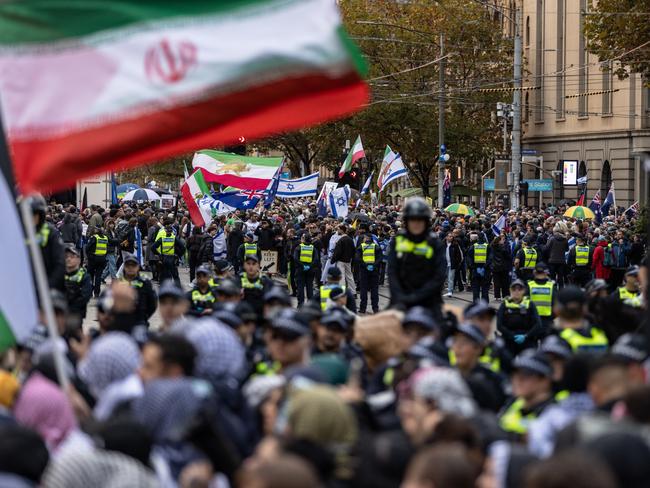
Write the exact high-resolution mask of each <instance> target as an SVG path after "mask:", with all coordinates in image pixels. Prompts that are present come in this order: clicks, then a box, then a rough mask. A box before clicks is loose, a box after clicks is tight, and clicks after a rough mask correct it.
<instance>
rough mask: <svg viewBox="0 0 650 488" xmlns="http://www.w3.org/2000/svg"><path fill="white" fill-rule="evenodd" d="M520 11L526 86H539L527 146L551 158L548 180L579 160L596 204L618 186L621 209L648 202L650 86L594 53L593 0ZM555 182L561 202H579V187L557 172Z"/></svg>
mask: <svg viewBox="0 0 650 488" xmlns="http://www.w3.org/2000/svg"><path fill="white" fill-rule="evenodd" d="M508 3H509V4H510V8H511V9H512V8H513V7H514V6H515V5H514V2H508ZM518 6H519V8H521V9H522V13H523V15H522V16H521V18H522V25H521V34H522V41H523V56H524V65H523V73H524V79H523V86H524V87H535V88H536V89H532V90H531V89H529V90H526V91H524V92H523V93H522V147H523V148H525V149H530V150H536V151H537V152H538V154H540V155H541V156H542V157H543V167H544V171H543V176H542V177H549V175H550V174H551V172H553V171H557V170H561V169H562V165H563V160H577V161H579V164H578V176H579V177H580V176H587V179H588V182H587V199H588V200H590V199H591V198H592V197H593V195H594V194H595V192H596V191H597V190H600V191H601V196H602V197H603V198H604V197H605V193H606V192H607V191H608V189H609V187H610V186H611V185H612V184H613V185H614V187H615V191H616V200H617V204H618V205H620V206H628V205H630V204H632V203H633V202H634V201H636V200H639V201H640V202H641V203H642V204H643V203H644V202H646V201H647V199H648V196H649V188H648V178H647V175H646V174H645V172H644V171H643V164H644V162H646V161H650V88H648V86H647V85H646V86H644V83H643V80H642V79H641V77H640V76H639V75H638V74H632V75H630V77H629V78H628V79H626V80H619V79H618V78H617V77H616V76H614V75H613V74H612V72H611V70H608V69H607V68H608V67H611V66H612V63H615V61H608V62H599V61H598V59H597V57H596V56H594V55H592V54H589V53H588V52H587V43H586V39H585V37H584V35H583V25H584V19H585V17H586V15H589V8H590V6H591V0H520V1H519V5H518ZM511 11H512V10H511ZM620 54H622V53H613V54H612V57H613V58H614V57H616V56H617V55H620ZM522 171H523V177H524V178H535V177H538V175H539V170H535V168H533V167H530V166H524V167H523V168H522ZM555 179H556V183H555V190H554V192H553V195H552V197H553V198H554V199H555V201H558V200H560V199H562V198H569V199H575V198H577V196H578V192H579V190H578V188H577V187H575V186H573V187H563V186H562V177H561V175H558V174H557V173H556V175H555ZM544 200H545V201H546V202H549V201H550V200H551V194H550V193H545V194H544Z"/></svg>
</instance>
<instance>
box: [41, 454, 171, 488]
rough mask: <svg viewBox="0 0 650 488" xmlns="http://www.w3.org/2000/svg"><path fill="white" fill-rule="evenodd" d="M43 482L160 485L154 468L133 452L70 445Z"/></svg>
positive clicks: (107, 487) (80, 487) (113, 487)
mask: <svg viewBox="0 0 650 488" xmlns="http://www.w3.org/2000/svg"><path fill="white" fill-rule="evenodd" d="M43 486H46V487H56V488H58V487H61V488H63V487H65V488H87V487H90V486H92V487H93V488H157V487H158V486H159V484H158V481H157V480H156V477H155V476H154V474H153V473H152V472H150V471H149V470H147V469H146V468H145V467H144V466H143V465H142V464H141V463H139V462H138V461H136V460H135V459H133V458H132V457H130V456H125V455H124V454H120V453H118V452H114V451H102V450H100V449H90V450H88V449H86V450H74V449H71V450H69V451H66V452H65V453H64V454H62V455H61V456H60V457H59V458H57V459H56V460H55V461H54V462H53V463H51V464H50V466H49V467H48V469H47V470H46V471H45V476H44V477H43Z"/></svg>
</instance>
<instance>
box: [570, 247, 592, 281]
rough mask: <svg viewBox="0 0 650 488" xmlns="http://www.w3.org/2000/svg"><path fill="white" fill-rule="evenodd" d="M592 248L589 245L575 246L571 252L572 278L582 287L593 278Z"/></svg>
mask: <svg viewBox="0 0 650 488" xmlns="http://www.w3.org/2000/svg"><path fill="white" fill-rule="evenodd" d="M591 254H592V251H591V248H590V247H589V246H577V245H576V246H574V247H573V248H572V249H571V251H570V252H569V264H570V265H571V271H572V272H571V279H572V281H573V283H574V284H575V285H577V286H579V287H581V288H584V287H585V285H586V284H587V283H588V282H589V280H591Z"/></svg>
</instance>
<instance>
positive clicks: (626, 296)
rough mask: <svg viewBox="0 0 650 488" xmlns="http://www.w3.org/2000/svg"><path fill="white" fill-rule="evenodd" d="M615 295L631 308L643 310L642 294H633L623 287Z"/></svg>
mask: <svg viewBox="0 0 650 488" xmlns="http://www.w3.org/2000/svg"><path fill="white" fill-rule="evenodd" d="M614 294H615V296H616V297H618V299H619V300H620V301H621V302H623V303H624V304H625V305H628V306H630V307H633V308H641V306H642V305H643V304H642V302H641V293H640V292H638V291H637V292H632V291H629V290H628V289H627V288H625V287H624V286H621V287H619V288H618V289H617V290H616V291H615V292H614Z"/></svg>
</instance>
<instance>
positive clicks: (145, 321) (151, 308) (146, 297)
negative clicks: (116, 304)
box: [121, 255, 158, 326]
mask: <svg viewBox="0 0 650 488" xmlns="http://www.w3.org/2000/svg"><path fill="white" fill-rule="evenodd" d="M134 261H135V262H137V258H135V257H134V256H133V255H131V256H127V257H126V258H125V259H124V262H125V263H128V262H134ZM121 281H123V282H125V283H128V284H129V285H131V287H132V288H133V289H134V290H135V292H136V294H137V301H136V307H135V313H134V315H135V317H134V318H135V322H136V323H137V324H142V325H145V326H148V325H149V319H150V318H151V316H152V315H153V314H154V312H155V311H156V308H157V307H158V297H157V296H156V292H155V291H154V289H153V285H152V284H151V281H150V280H148V279H147V278H145V277H144V276H142V275H141V274H140V273H138V275H137V276H136V277H135V278H134V279H132V280H129V279H127V278H126V277H124V278H122V280H121Z"/></svg>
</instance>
